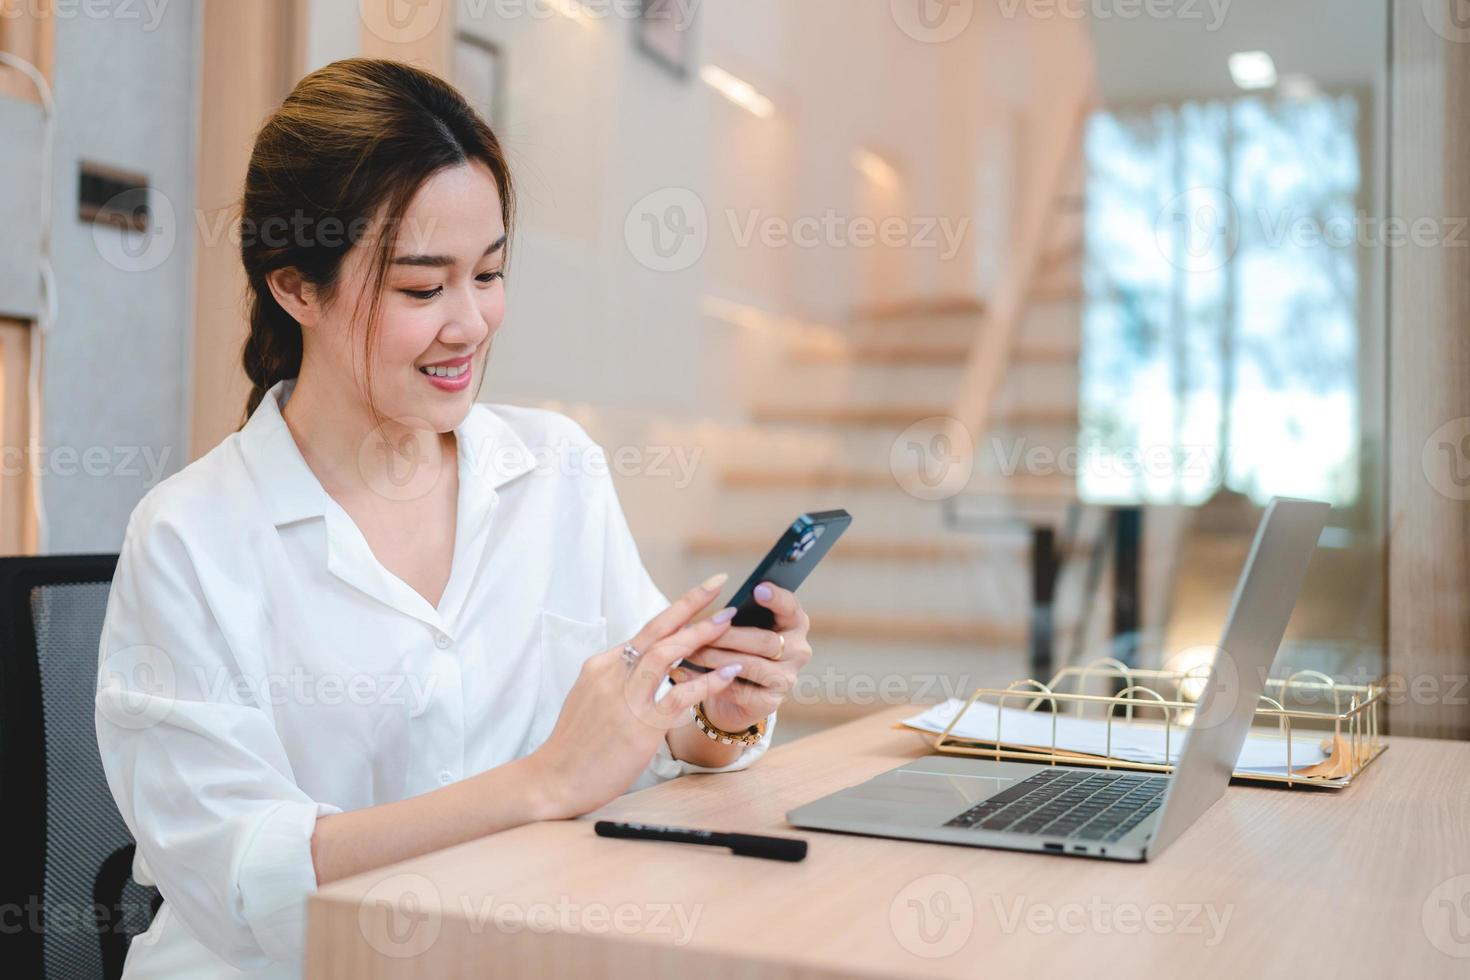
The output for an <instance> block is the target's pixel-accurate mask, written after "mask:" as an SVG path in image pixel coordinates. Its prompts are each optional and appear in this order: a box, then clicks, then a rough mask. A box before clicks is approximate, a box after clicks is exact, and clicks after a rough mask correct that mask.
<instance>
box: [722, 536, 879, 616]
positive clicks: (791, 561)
mask: <svg viewBox="0 0 1470 980" xmlns="http://www.w3.org/2000/svg"><path fill="white" fill-rule="evenodd" d="M851 523H852V515H851V514H849V513H848V512H847V511H845V510H819V511H815V512H813V513H810V514H802V515H801V516H800V517H798V518H797V519H796V520H794V521H792V522H791V526H790V527H788V528H787V529H786V533H784V534H782V535H781V538H780V540H779V541H777V542H776V544H775V546H774V547H773V548H771V550H770V551H768V552H766V557H764V558H762V559H761V562H760V564H759V565H757V566H755V571H753V572H751V573H750V577H749V578H747V579H746V580H745V584H744V585H742V586H740V588H739V589H737V590H735V594H734V595H733V596H731V598H730V601H729V602H727V603H725V606H734V607H735V618H734V619H733V620H731V621H730V623H731V625H732V626H758V627H760V628H761V629H766V630H768V629H772V628H773V627H775V625H776V617H775V615H774V614H773V613H772V612H771V611H770V610H769V609H767V608H766V607H765V606H763V605H761V604H760V603H758V602H756V601H755V595H754V594H753V593H754V592H755V587H756V586H757V585H760V584H761V583H762V582H770V583H772V584H774V585H779V586H780V587H781V588H783V589H786V590H787V591H789V592H795V591H796V589H797V586H799V585H801V583H802V582H805V581H806V577H807V576H808V575H810V574H811V573H812V569H814V568H816V567H817V563H818V562H820V561H821V560H822V558H823V556H825V555H826V554H827V552H828V551H829V550H831V548H832V546H833V545H834V544H836V543H837V539H838V538H840V537H842V532H843V531H846V530H847V528H848V525H849V524H851ZM721 608H724V607H721Z"/></svg>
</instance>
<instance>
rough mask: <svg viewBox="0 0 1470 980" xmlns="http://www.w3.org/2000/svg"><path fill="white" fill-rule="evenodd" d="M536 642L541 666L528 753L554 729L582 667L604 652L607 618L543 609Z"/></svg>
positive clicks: (605, 647)
mask: <svg viewBox="0 0 1470 980" xmlns="http://www.w3.org/2000/svg"><path fill="white" fill-rule="evenodd" d="M540 639H541V643H540V649H539V650H538V651H537V658H536V659H537V661H538V662H539V663H540V665H541V678H540V684H539V685H538V690H537V694H536V721H535V724H534V725H533V726H532V729H531V749H532V750H535V749H536V748H537V747H538V746H540V745H541V743H542V742H545V741H546V739H547V738H548V737H550V735H551V731H552V729H553V728H555V727H556V719H557V718H558V716H560V715H561V708H562V705H563V704H565V703H566V700H567V695H568V694H570V693H571V691H572V687H573V686H574V685H575V684H576V683H577V675H578V674H579V673H581V670H582V664H583V663H584V662H586V661H587V659H588V658H590V657H594V656H596V655H597V654H599V653H602V652H603V651H604V650H606V649H607V617H605V616H604V617H600V618H599V619H597V620H596V621H595V622H586V621H584V620H580V619H572V618H571V617H569V616H563V615H561V614H560V613H554V612H552V611H551V610H549V609H543V610H542V611H541V638H540Z"/></svg>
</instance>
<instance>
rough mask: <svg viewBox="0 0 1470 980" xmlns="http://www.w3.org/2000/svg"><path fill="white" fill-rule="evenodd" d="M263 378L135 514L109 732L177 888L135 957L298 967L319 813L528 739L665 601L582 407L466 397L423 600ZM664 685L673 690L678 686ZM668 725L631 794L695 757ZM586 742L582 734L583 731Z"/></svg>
mask: <svg viewBox="0 0 1470 980" xmlns="http://www.w3.org/2000/svg"><path fill="white" fill-rule="evenodd" d="M293 387H294V382H293V381H285V382H281V383H279V384H277V385H275V386H274V387H273V388H271V389H270V391H269V392H267V393H266V395H265V397H264V398H263V399H262V401H261V404H260V407H259V408H258V409H257V410H256V411H255V413H254V414H253V415H252V416H251V417H250V420H249V421H248V422H247V424H246V425H245V427H244V428H243V429H242V430H241V431H240V432H237V433H234V434H232V435H230V436H229V437H228V438H226V439H225V440H224V441H223V442H221V443H220V444H219V445H218V446H216V447H215V448H214V449H213V450H212V451H210V452H209V453H208V454H207V455H205V456H204V457H202V458H200V459H199V460H197V461H196V462H194V463H193V464H191V465H190V466H188V467H187V468H185V469H184V470H183V471H182V472H180V473H178V474H176V475H174V476H173V477H171V478H169V479H168V480H165V481H164V482H163V483H161V484H159V485H158V486H157V487H155V488H154V489H153V490H152V491H150V492H149V493H148V495H147V496H146V497H145V498H144V499H143V501H142V502H141V503H140V504H139V505H138V507H137V509H136V510H135V511H134V512H133V515H132V517H131V519H130V520H129V523H128V528H127V534H126V537H125V539H124V542H123V546H122V552H121V555H120V558H119V560H118V566H117V573H116V576H115V577H114V579H113V583H112V591H111V595H110V598H109V600H108V605H107V615H106V619H105V621H104V624H103V629H102V639H101V647H100V658H101V667H100V670H99V676H98V694H97V715H96V717H97V738H98V744H99V747H100V749H101V755H102V763H103V766H104V768H105V770H106V772H107V779H108V783H109V785H110V786H111V788H112V793H113V796H114V797H115V798H116V800H117V803H118V807H119V809H120V810H121V811H122V815H123V819H124V820H125V821H126V822H127V825H128V827H129V828H130V829H131V830H132V833H133V835H134V837H135V838H136V839H137V843H138V849H137V858H136V860H135V863H134V874H135V876H136V877H137V879H138V880H139V881H141V882H144V883H156V884H157V885H158V887H159V889H160V891H161V892H162V893H163V896H164V899H165V902H164V905H163V907H162V909H161V910H160V913H159V916H158V919H157V920H156V921H155V922H154V925H153V927H152V928H151V929H150V930H149V931H148V933H147V934H145V935H143V936H140V937H138V938H137V939H136V940H135V941H134V942H133V944H132V949H131V950H130V952H129V956H128V965H127V973H126V975H127V976H128V977H145V976H146V977H164V976H166V977H190V978H198V977H235V976H271V977H276V976H287V977H289V976H298V975H299V974H300V970H301V958H302V950H303V943H304V920H305V898H306V896H307V894H308V893H310V892H311V891H312V890H313V889H314V888H315V883H316V876H315V872H314V870H313V868H312V863H311V850H310V841H311V835H312V832H313V830H314V827H315V824H316V820H317V818H318V817H321V816H324V815H327V814H331V813H338V812H341V811H344V810H355V809H360V808H364V807H370V806H376V805H378V804H383V803H389V802H392V801H395V800H402V799H405V798H407V797H411V796H415V795H418V794H421V793H425V792H428V791H430V790H434V789H437V788H439V787H440V786H443V785H446V784H448V783H451V782H453V781H455V780H458V779H463V778H465V777H467V776H473V775H475V774H477V773H480V772H484V771H485V770H487V769H492V768H494V767H496V766H500V765H503V764H505V763H508V762H510V761H512V760H514V759H517V758H520V757H522V756H525V755H527V754H528V753H530V752H531V751H532V750H534V749H535V748H537V747H538V746H539V745H540V744H541V743H542V742H544V741H545V740H546V738H547V736H548V735H550V733H551V730H552V727H553V726H554V724H555V722H556V719H557V716H558V714H559V713H560V710H561V706H562V703H563V702H564V700H565V699H566V695H567V693H568V692H569V691H570V690H571V687H572V684H573V683H574V681H575V680H576V677H577V673H578V671H579V670H580V668H581V664H582V661H584V660H585V659H586V658H588V657H589V656H592V655H593V654H596V653H599V652H601V651H603V650H605V649H607V648H608V647H610V646H613V645H615V644H618V643H621V642H624V641H626V640H627V639H630V638H631V637H632V636H633V635H634V634H635V633H636V632H637V631H638V630H639V629H640V628H641V627H642V626H643V625H644V623H646V622H647V621H648V620H649V619H650V618H652V617H653V616H654V615H655V614H657V613H658V612H660V611H661V610H663V609H664V608H665V607H666V606H667V605H668V600H667V599H666V598H665V597H664V595H663V594H662V593H661V592H660V591H659V589H658V588H657V587H656V586H655V585H654V583H653V581H652V580H651V579H650V577H649V575H648V573H647V571H646V570H645V569H644V567H643V563H642V561H641V559H640V558H639V555H638V549H637V546H636V545H635V543H634V541H633V537H632V535H631V533H630V532H629V530H628V525H627V522H626V520H625V519H624V517H623V513H622V509H621V507H620V506H619V504H618V499H617V495H616V492H615V490H614V488H613V484H612V481H611V478H610V476H608V475H607V474H608V471H607V467H606V466H601V467H599V466H596V465H575V466H573V465H565V464H563V463H559V462H558V461H559V460H567V459H580V460H582V461H583V462H586V461H589V460H596V459H600V458H601V456H600V453H601V450H600V449H598V448H597V446H596V444H595V443H593V442H592V441H591V439H590V438H589V437H588V436H587V434H586V433H585V432H584V431H583V430H582V429H581V428H580V427H579V426H578V425H577V424H576V423H575V422H573V421H571V420H570V419H568V418H566V417H564V416H561V415H558V414H556V413H553V412H547V411H542V410H539V409H526V408H514V407H509V406H498V405H497V406H489V405H483V404H477V405H475V406H474V407H473V408H472V409H471V411H470V412H469V414H468V415H467V417H466V418H465V420H464V422H463V423H461V424H460V425H459V426H458V427H457V428H456V429H455V434H456V436H457V438H458V447H459V456H458V465H459V502H458V520H457V522H456V526H455V541H454V557H453V563H452V567H451V571H450V575H449V581H448V584H447V586H446V587H445V590H444V594H443V597H442V599H441V600H440V602H439V606H438V608H437V609H436V608H435V607H434V606H432V605H430V603H429V602H428V600H426V599H425V598H424V597H423V596H422V595H421V594H419V593H418V592H417V591H415V590H414V589H413V588H412V587H410V586H409V585H407V584H406V583H404V582H403V581H402V580H401V579H399V578H398V577H397V576H395V575H394V574H393V573H392V572H390V571H388V570H387V569H386V568H384V567H383V565H382V564H381V563H380V562H379V561H378V560H377V558H376V557H375V556H374V555H373V553H372V551H371V550H370V549H369V547H368V544H367V541H366V539H365V538H364V537H363V535H362V533H361V532H360V531H359V530H358V528H357V526H356V524H354V523H353V521H352V519H351V518H350V517H349V516H348V514H347V512H346V511H345V510H343V509H342V507H341V506H340V505H339V504H337V502H336V501H335V500H333V499H332V497H331V496H330V495H329V494H327V493H326V492H325V491H324V490H323V488H322V486H321V483H320V482H319V481H318V480H317V479H316V476H315V475H314V474H313V473H312V471H311V469H310V467H308V466H307V464H306V461H305V459H304V458H303V457H302V455H301V452H300V450H299V449H298V448H297V445H296V442H295V439H294V438H293V437H292V435H291V433H290V430H289V429H288V428H287V426H286V423H285V420H284V418H283V417H282V415H281V407H282V406H283V405H284V404H285V400H286V399H289V397H290V393H291V391H292V389H293ZM669 687H670V684H669V682H668V681H667V680H666V681H665V682H664V685H663V687H662V689H661V692H667V690H668V689H669ZM774 727H775V716H774V715H773V716H772V717H771V718H769V719H768V720H767V729H766V735H765V737H764V738H763V739H762V741H761V742H760V743H758V744H756V745H753V746H750V747H749V748H747V749H746V750H745V751H744V752H743V753H742V755H741V756H740V757H739V758H738V759H737V760H736V761H735V762H734V763H733V764H731V765H729V766H725V767H723V768H721V769H707V768H704V767H700V766H695V765H692V764H690V763H685V762H680V761H678V760H675V759H674V758H673V757H672V756H671V755H670V754H669V752H668V748H667V746H666V745H661V747H660V751H659V753H658V755H657V756H655V757H654V759H653V760H652V761H651V762H650V764H649V766H648V768H647V770H645V772H644V773H643V775H642V776H640V777H639V779H638V781H637V782H636V783H635V784H634V786H633V787H632V788H634V789H636V788H642V787H644V786H648V785H652V784H653V783H656V782H658V781H660V780H662V779H669V778H672V777H675V776H678V775H680V774H682V773H686V772H721V771H727V770H734V769H742V768H744V767H746V766H748V765H750V764H751V763H752V762H754V761H755V760H756V759H757V758H758V757H759V756H760V755H762V754H763V753H764V752H765V750H766V747H767V746H768V745H769V743H770V736H771V732H772V730H774ZM588 751H595V748H594V749H589V750H588Z"/></svg>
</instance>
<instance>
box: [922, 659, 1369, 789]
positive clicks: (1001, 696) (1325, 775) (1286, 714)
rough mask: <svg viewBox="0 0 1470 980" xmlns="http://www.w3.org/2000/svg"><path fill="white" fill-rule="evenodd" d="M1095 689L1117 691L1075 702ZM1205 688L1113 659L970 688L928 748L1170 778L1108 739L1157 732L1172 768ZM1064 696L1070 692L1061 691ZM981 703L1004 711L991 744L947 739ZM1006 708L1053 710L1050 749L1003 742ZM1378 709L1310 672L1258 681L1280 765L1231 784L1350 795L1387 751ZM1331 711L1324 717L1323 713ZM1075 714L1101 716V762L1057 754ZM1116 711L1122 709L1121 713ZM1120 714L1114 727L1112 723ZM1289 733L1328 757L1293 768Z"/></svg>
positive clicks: (1259, 712)
mask: <svg viewBox="0 0 1470 980" xmlns="http://www.w3.org/2000/svg"><path fill="white" fill-rule="evenodd" d="M1099 680H1101V681H1103V682H1106V683H1110V684H1113V685H1115V686H1116V685H1119V684H1121V685H1122V690H1120V691H1119V692H1118V693H1117V694H1113V695H1103V694H1086V693H1083V691H1084V690H1086V688H1087V685H1088V682H1089V681H1093V682H1097V681H1099ZM1206 680H1208V668H1202V669H1198V670H1192V671H1171V670H1146V669H1141V668H1134V667H1128V666H1127V665H1125V664H1123V663H1121V662H1119V661H1117V660H1113V659H1111V658H1109V659H1106V660H1100V661H1096V662H1094V663H1092V664H1089V665H1086V666H1081V667H1066V668H1064V669H1062V670H1060V671H1058V672H1057V674H1056V675H1055V676H1053V677H1052V679H1051V682H1050V683H1049V684H1043V683H1041V682H1040V681H1036V680H1024V681H1016V682H1015V683H1013V684H1011V685H1010V686H1009V687H1006V688H984V687H982V688H978V689H977V690H975V691H974V693H972V694H971V695H970V697H969V699H968V700H967V701H966V702H965V705H964V707H963V708H962V709H961V710H960V711H958V712H957V713H956V714H955V716H954V719H953V720H951V721H950V722H949V724H948V725H947V726H946V727H945V729H944V731H943V732H941V733H940V734H939V735H937V736H936V737H935V739H934V743H933V745H934V749H935V750H936V751H939V752H944V753H948V754H951V755H971V756H984V757H986V758H990V759H997V760H999V759H1008V760H1014V761H1021V762H1040V763H1048V764H1052V765H1056V764H1058V763H1063V764H1066V765H1081V766H1100V767H1103V768H1106V769H1129V770H1137V771H1140V772H1160V773H1168V772H1172V771H1173V769H1174V767H1173V765H1172V764H1170V763H1168V762H1162V763H1156V762H1139V761H1134V760H1130V759H1122V758H1118V757H1116V756H1115V755H1114V753H1113V746H1114V744H1115V743H1114V740H1113V736H1114V732H1115V729H1116V730H1118V731H1119V732H1120V735H1121V734H1122V733H1123V732H1126V731H1127V730H1129V729H1130V728H1131V727H1132V726H1135V725H1147V726H1149V727H1150V728H1151V729H1152V735H1153V736H1154V737H1157V735H1158V733H1159V730H1162V734H1163V745H1164V753H1163V758H1164V759H1166V760H1168V759H1174V758H1176V756H1175V755H1174V754H1172V753H1171V751H1170V749H1171V747H1172V748H1175V749H1177V748H1178V747H1179V746H1180V745H1182V737H1183V735H1184V733H1185V732H1187V731H1188V728H1189V725H1188V723H1185V722H1183V721H1181V719H1184V718H1190V717H1192V715H1193V712H1194V710H1195V708H1196V704H1195V702H1194V701H1193V700H1191V698H1194V697H1198V696H1199V692H1200V690H1202V689H1203V687H1204V683H1205V681H1206ZM1069 686H1070V687H1071V688H1072V690H1067V688H1068V687H1069ZM1161 692H1168V693H1170V694H1172V697H1165V696H1164V693H1161ZM981 699H984V700H987V701H994V702H995V704H996V706H997V708H998V709H1002V710H997V711H996V726H995V727H996V732H995V737H994V738H993V739H992V738H989V737H988V734H987V737H986V738H984V739H978V738H975V737H969V736H967V737H961V736H958V735H955V734H954V733H953V729H954V727H955V725H956V724H958V723H959V722H960V720H961V719H962V718H964V716H965V714H966V713H967V712H968V711H969V710H970V708H971V706H972V705H974V704H975V702H976V701H978V700H981ZM1008 701H1009V702H1029V703H1027V704H1026V705H1024V710H1027V711H1038V709H1039V708H1041V707H1042V706H1043V705H1048V706H1049V707H1050V708H1051V711H1050V716H1051V744H1050V745H1049V746H1046V745H1035V744H1026V745H1021V744H1015V743H1014V742H1008V741H1007V739H1006V733H1005V731H1004V718H1005V711H1004V710H1003V709H1005V708H1006V706H1007V705H1006V702H1008ZM1382 703H1383V688H1382V686H1381V685H1380V684H1378V683H1376V682H1375V683H1369V684H1363V685H1356V684H1343V683H1339V682H1336V681H1334V680H1333V679H1332V678H1330V677H1328V676H1327V675H1326V674H1323V673H1320V672H1318V671H1298V672H1297V673H1295V674H1292V675H1291V676H1290V677H1287V678H1285V679H1284V680H1268V681H1266V693H1265V694H1263V695H1261V699H1260V706H1259V707H1258V708H1257V709H1256V719H1255V720H1256V724H1257V726H1259V725H1260V724H1261V723H1262V722H1265V723H1267V724H1270V725H1272V726H1274V727H1276V728H1277V729H1278V730H1279V733H1280V734H1279V737H1280V738H1282V739H1284V740H1285V744H1284V746H1282V749H1283V750H1284V756H1285V760H1286V765H1285V766H1284V767H1283V771H1282V772H1281V773H1280V774H1274V773H1266V772H1261V771H1258V770H1250V771H1237V772H1236V773H1235V776H1236V778H1238V779H1247V780H1251V781H1254V782H1267V783H1285V784H1286V785H1287V786H1298V785H1301V786H1322V787H1327V788H1331V789H1342V788H1343V787H1346V786H1348V785H1350V784H1351V783H1352V781H1353V779H1354V777H1356V776H1357V775H1358V774H1359V773H1360V772H1362V771H1363V770H1364V769H1366V768H1367V767H1368V766H1369V765H1370V764H1371V763H1372V762H1373V760H1375V759H1377V758H1378V757H1379V756H1380V755H1382V754H1383V753H1384V751H1386V750H1387V748H1388V745H1387V744H1386V743H1385V742H1384V741H1383V739H1382V738H1381V737H1380V735H1379V718H1378V712H1379V707H1380V705H1381V704H1382ZM1329 704H1330V705H1331V710H1327V708H1326V705H1329ZM1288 705H1313V706H1314V707H1312V708H1310V709H1309V708H1306V707H1287V706H1288ZM1074 706H1075V708H1076V712H1075V714H1076V716H1077V717H1082V715H1083V712H1084V711H1086V710H1087V709H1088V708H1090V707H1091V708H1095V709H1096V710H1097V711H1099V712H1104V713H1105V714H1104V717H1105V718H1106V751H1105V752H1103V753H1102V754H1087V753H1079V752H1074V751H1069V750H1067V749H1064V748H1061V749H1059V748H1058V747H1057V721H1058V719H1059V718H1060V717H1061V716H1062V715H1063V713H1064V712H1066V711H1068V709H1070V708H1072V707H1074ZM1317 706H1321V707H1317ZM1119 709H1122V710H1121V712H1120V710H1119ZM1135 711H1137V712H1139V713H1140V714H1145V713H1147V714H1150V715H1153V716H1160V715H1161V716H1162V723H1160V722H1158V721H1149V722H1145V721H1142V720H1135V718H1134V713H1135ZM1038 714H1043V715H1044V714H1045V713H1044V712H1038ZM1120 714H1121V716H1122V717H1119V715H1120ZM1115 719H1116V721H1115ZM936 727H937V726H936ZM1251 732H1252V736H1253V738H1254V737H1264V738H1268V739H1274V738H1276V737H1277V736H1275V735H1272V734H1271V733H1269V732H1263V730H1262V729H1261V728H1260V727H1253V728H1252V729H1251ZM1293 733H1295V735H1296V736H1297V737H1298V738H1300V737H1303V736H1305V735H1320V736H1321V737H1322V743H1321V748H1322V749H1323V750H1325V751H1327V752H1328V753H1329V754H1328V756H1327V759H1326V761H1324V762H1319V763H1316V764H1305V765H1300V766H1299V765H1294V764H1293V760H1292V754H1293V744H1294V743H1293ZM1296 744H1300V743H1299V742H1298V743H1296Z"/></svg>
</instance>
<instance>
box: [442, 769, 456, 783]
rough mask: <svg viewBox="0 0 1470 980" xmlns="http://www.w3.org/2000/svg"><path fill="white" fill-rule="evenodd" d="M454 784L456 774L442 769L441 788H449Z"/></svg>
mask: <svg viewBox="0 0 1470 980" xmlns="http://www.w3.org/2000/svg"><path fill="white" fill-rule="evenodd" d="M452 782H454V773H452V772H450V771H449V770H448V769H440V770H439V785H440V786H448V785H449V784H450V783H452Z"/></svg>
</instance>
